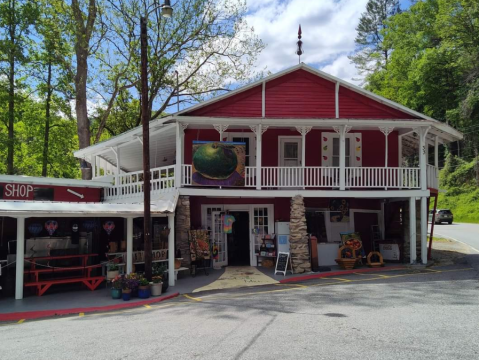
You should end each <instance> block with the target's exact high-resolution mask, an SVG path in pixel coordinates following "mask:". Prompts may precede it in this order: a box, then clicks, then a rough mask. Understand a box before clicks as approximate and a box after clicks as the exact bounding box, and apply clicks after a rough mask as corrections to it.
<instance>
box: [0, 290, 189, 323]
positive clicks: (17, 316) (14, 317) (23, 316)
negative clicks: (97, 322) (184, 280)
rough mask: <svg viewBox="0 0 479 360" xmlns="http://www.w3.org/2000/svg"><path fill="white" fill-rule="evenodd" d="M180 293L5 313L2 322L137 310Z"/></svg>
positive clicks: (2, 315) (0, 319)
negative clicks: (82, 305) (136, 299)
mask: <svg viewBox="0 0 479 360" xmlns="http://www.w3.org/2000/svg"><path fill="white" fill-rule="evenodd" d="M179 295H180V293H178V292H176V293H173V294H171V295H166V296H160V297H157V298H152V299H148V300H143V301H135V302H128V301H125V302H122V303H120V304H116V305H107V306H93V307H86V308H72V309H57V310H42V311H24V312H14V313H5V314H0V322H1V321H19V320H31V319H40V318H45V317H52V316H61V315H70V314H79V313H84V314H87V313H91V312H97V311H112V310H121V309H128V308H135V307H139V306H143V305H149V304H154V303H158V302H161V301H165V300H169V299H172V298H175V297H177V296H179Z"/></svg>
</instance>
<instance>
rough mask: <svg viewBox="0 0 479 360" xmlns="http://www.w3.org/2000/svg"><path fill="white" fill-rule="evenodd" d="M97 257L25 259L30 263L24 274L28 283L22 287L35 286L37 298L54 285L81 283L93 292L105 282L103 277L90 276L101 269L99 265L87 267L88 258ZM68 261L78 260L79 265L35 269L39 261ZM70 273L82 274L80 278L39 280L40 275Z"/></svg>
mask: <svg viewBox="0 0 479 360" xmlns="http://www.w3.org/2000/svg"><path fill="white" fill-rule="evenodd" d="M95 256H98V254H79V255H60V256H40V257H33V258H27V259H25V260H26V261H28V262H29V263H30V269H29V270H25V271H24V274H25V275H26V276H27V277H28V278H29V280H30V281H27V282H25V284H24V286H35V287H36V288H37V293H38V296H42V295H43V294H44V293H45V292H46V291H47V290H48V289H49V288H50V287H51V286H52V285H55V284H69V283H83V284H85V285H86V287H88V288H89V289H90V290H92V291H93V290H95V289H96V288H97V287H98V286H99V285H100V284H101V283H102V282H103V280H105V277H104V276H91V272H92V270H93V269H96V268H101V266H102V265H101V264H98V265H87V262H88V259H89V258H90V257H95ZM68 259H80V260H81V265H76V266H67V267H55V266H48V267H44V266H41V267H40V268H37V265H39V264H38V261H39V260H43V261H45V260H47V261H49V262H50V261H55V260H68ZM71 271H74V272H75V271H76V272H80V271H81V272H82V275H80V276H70V277H68V276H67V277H61V278H50V279H43V280H42V279H40V275H41V274H55V275H56V274H64V273H68V272H71Z"/></svg>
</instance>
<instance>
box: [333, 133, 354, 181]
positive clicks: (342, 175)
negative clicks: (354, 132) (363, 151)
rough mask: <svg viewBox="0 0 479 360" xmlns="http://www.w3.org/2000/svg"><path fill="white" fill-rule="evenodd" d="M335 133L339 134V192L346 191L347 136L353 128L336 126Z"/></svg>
mask: <svg viewBox="0 0 479 360" xmlns="http://www.w3.org/2000/svg"><path fill="white" fill-rule="evenodd" d="M333 129H334V131H336V132H337V133H338V134H339V190H345V189H346V134H347V133H348V132H349V130H351V126H349V125H343V126H334V127H333Z"/></svg>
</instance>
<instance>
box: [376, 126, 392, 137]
mask: <svg viewBox="0 0 479 360" xmlns="http://www.w3.org/2000/svg"><path fill="white" fill-rule="evenodd" d="M393 130H394V128H393V127H386V126H380V127H379V131H381V132H382V133H383V134H384V136H388V135H389V134H390V133H392V132H393Z"/></svg>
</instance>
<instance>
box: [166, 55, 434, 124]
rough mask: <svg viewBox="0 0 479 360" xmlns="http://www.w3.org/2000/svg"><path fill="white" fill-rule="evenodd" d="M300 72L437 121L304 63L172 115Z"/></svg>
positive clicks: (181, 113) (192, 109) (183, 113)
mask: <svg viewBox="0 0 479 360" xmlns="http://www.w3.org/2000/svg"><path fill="white" fill-rule="evenodd" d="M298 70H304V71H307V72H309V73H311V74H314V75H316V76H319V77H321V78H323V79H326V80H329V81H331V82H334V83H336V84H339V86H340V87H343V88H346V89H349V90H351V91H353V92H355V93H358V94H360V95H363V96H366V97H368V98H370V99H372V100H375V101H377V102H379V103H381V104H384V105H387V106H389V107H391V108H393V109H396V110H399V111H401V112H404V113H406V114H409V115H410V116H411V117H413V118H420V119H424V120H435V119H433V118H431V117H429V116H427V115H424V114H421V113H419V112H417V111H414V110H412V109H409V108H407V107H405V106H403V105H401V104H398V103H396V102H394V101H391V100H388V99H386V98H384V97H382V96H379V95H377V94H374V93H372V92H370V91H368V90H365V89H363V88H361V87H359V86H356V85H353V84H351V83H349V82H347V81H344V80H341V79H340V78H337V77H335V76H333V75H330V74H327V73H325V72H324V71H321V70H318V69H315V68H313V67H311V66H309V65H306V64H304V63H301V64H298V65H295V66H293V67H290V68H288V69H285V70H283V71H280V72H278V73H275V74H271V75H269V76H267V77H265V78H263V79H260V80H258V81H255V82H252V83H251V84H248V85H245V86H242V87H240V88H238V89H236V90H233V91H231V92H229V93H226V94H224V95H221V96H217V97H215V98H212V99H210V100H207V101H204V102H202V103H199V104H197V105H193V106H191V107H189V108H187V109H184V110H181V111H179V112H176V113H174V114H172V115H171V116H172V117H175V116H181V115H186V114H189V113H191V112H192V111H194V110H198V109H200V108H203V107H205V106H208V105H211V104H214V103H216V102H219V101H222V100H225V99H227V98H229V97H232V96H235V95H238V94H240V93H242V92H245V91H248V90H250V89H253V88H255V87H257V86H260V85H262V84H263V83H267V82H270V81H272V80H275V79H277V78H280V77H282V76H285V75H287V74H290V73H292V72H295V71H298ZM435 121H437V120H435Z"/></svg>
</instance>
